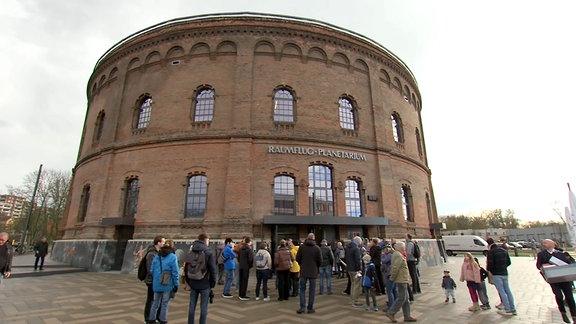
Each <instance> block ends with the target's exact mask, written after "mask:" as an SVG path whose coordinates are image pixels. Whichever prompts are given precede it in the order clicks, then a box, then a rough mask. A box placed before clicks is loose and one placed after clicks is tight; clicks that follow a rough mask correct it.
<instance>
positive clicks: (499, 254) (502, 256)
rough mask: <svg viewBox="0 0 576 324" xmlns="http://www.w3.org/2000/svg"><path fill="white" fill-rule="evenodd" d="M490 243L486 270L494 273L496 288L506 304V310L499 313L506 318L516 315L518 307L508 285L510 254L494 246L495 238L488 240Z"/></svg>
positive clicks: (496, 245)
mask: <svg viewBox="0 0 576 324" xmlns="http://www.w3.org/2000/svg"><path fill="white" fill-rule="evenodd" d="M486 242H487V243H488V254H487V255H486V270H488V272H490V273H492V278H493V281H494V286H496V290H498V295H500V299H501V300H502V304H504V309H503V310H500V311H498V313H499V314H501V315H505V316H513V315H516V306H515V305H514V296H513V295H512V291H511V290H510V286H509V284H508V266H509V265H511V264H512V262H511V261H510V256H509V255H508V252H507V251H506V250H504V249H503V248H501V247H500V246H498V244H494V239H493V238H491V237H490V238H488V239H487V240H486Z"/></svg>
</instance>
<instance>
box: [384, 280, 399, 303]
mask: <svg viewBox="0 0 576 324" xmlns="http://www.w3.org/2000/svg"><path fill="white" fill-rule="evenodd" d="M396 295H397V293H396V283H395V282H394V281H392V280H390V279H388V278H386V296H388V307H391V306H392V304H394V300H395V299H396Z"/></svg>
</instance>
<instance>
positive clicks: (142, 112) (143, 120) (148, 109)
mask: <svg viewBox="0 0 576 324" xmlns="http://www.w3.org/2000/svg"><path fill="white" fill-rule="evenodd" d="M151 116H152V98H151V97H144V99H142V102H141V103H140V107H139V109H138V118H137V123H136V128H137V129H142V128H146V127H148V124H149V123H150V117H151Z"/></svg>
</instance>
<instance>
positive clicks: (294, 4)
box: [0, 0, 576, 220]
mask: <svg viewBox="0 0 576 324" xmlns="http://www.w3.org/2000/svg"><path fill="white" fill-rule="evenodd" d="M575 9H576V2H575V1H553V2H552V1H550V2H542V1H525V0H523V1H482V2H472V1H460V0H459V1H439V0H434V1H429V0H425V1H407V0H403V1H397V0H394V1H392V0H390V1H388V0H372V1H364V0H357V1H341V0H329V1H324V0H306V1H302V0H291V1H289V2H286V1H271V0H262V1H256V0H250V1H229V0H227V1H216V0H210V1H192V0H187V1H179V0H173V1H169V0H164V1H123V0H99V1H70V0H50V1H47V0H2V10H1V11H0V42H1V44H2V46H1V47H0V73H1V77H2V84H1V86H0V112H1V113H0V145H1V146H0V148H1V152H2V154H1V155H0V193H7V188H6V186H7V185H12V186H18V185H20V184H21V183H22V181H23V179H24V177H25V175H27V174H29V173H31V172H34V171H36V170H37V169H38V166H39V165H40V164H43V165H44V168H47V169H57V170H70V169H72V168H73V167H74V164H75V162H76V156H77V153H78V147H79V143H80V136H81V133H82V126H83V122H84V115H85V111H86V105H87V101H86V84H87V81H88V78H89V77H90V74H91V72H92V69H93V68H94V64H95V63H96V61H97V60H98V58H99V57H100V56H101V55H102V54H103V53H104V52H105V51H106V50H107V49H108V48H110V47H111V46H112V45H114V44H115V43H116V42H118V41H119V40H121V39H122V38H124V37H126V36H128V35H130V34H132V33H134V32H136V31H138V30H141V29H143V28H146V27H149V26H151V25H154V24H156V23H159V22H162V21H165V20H169V19H173V18H178V17H185V16H193V15H199V14H208V13H222V12H241V11H251V12H261V13H271V14H283V15H292V16H298V17H304V18H312V19H317V20H321V21H325V22H328V23H331V24H334V25H337V26H340V27H343V28H346V29H349V30H352V31H354V32H357V33H360V34H362V35H364V36H367V37H369V38H371V39H373V40H375V41H376V42H378V43H380V44H382V45H383V46H384V47H386V48H388V49H389V50H391V51H392V52H393V53H395V54H396V55H397V56H399V57H400V58H401V59H402V60H403V61H404V62H405V63H406V64H407V65H408V67H409V68H410V69H411V70H412V72H413V73H414V75H415V76H416V79H417V81H418V85H419V88H420V92H421V94H422V104H423V123H424V137H425V141H426V146H427V152H428V161H429V165H430V167H431V169H432V181H433V185H434V192H435V198H436V204H437V207H438V213H439V215H447V214H453V213H458V214H460V213H462V214H469V213H474V212H480V211H482V210H487V209H494V208H502V209H513V210H514V211H515V212H516V216H517V217H519V218H520V219H523V220H537V219H540V220H559V218H558V216H557V215H556V213H555V212H554V211H553V208H559V209H560V210H562V211H563V210H564V206H566V205H567V197H568V193H567V186H566V183H567V182H572V183H573V186H574V187H575V188H576V169H575V161H576V159H575V155H576V153H575V152H576V150H575V145H574V126H573V125H574V123H575V122H576V120H575V117H576V107H574V103H573V100H572V98H571V97H570V96H571V94H572V93H574V89H573V88H574V86H575V84H574V81H573V80H574V75H576V63H575V60H576V45H575V44H574V33H575V32H576V19H575V17H574V13H575V12H576V11H575Z"/></svg>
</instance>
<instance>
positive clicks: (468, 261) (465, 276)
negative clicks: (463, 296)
mask: <svg viewBox="0 0 576 324" xmlns="http://www.w3.org/2000/svg"><path fill="white" fill-rule="evenodd" d="M460 281H462V282H463V281H466V286H468V292H469V293H470V299H472V306H470V307H469V308H468V310H469V311H471V312H475V311H479V310H480V305H479V304H478V292H477V290H478V288H479V285H480V282H481V280H480V266H479V265H478V263H476V261H474V257H473V256H472V254H471V253H469V252H467V253H466V254H464V262H462V270H461V271H460Z"/></svg>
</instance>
